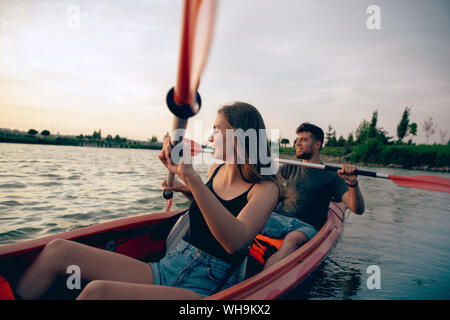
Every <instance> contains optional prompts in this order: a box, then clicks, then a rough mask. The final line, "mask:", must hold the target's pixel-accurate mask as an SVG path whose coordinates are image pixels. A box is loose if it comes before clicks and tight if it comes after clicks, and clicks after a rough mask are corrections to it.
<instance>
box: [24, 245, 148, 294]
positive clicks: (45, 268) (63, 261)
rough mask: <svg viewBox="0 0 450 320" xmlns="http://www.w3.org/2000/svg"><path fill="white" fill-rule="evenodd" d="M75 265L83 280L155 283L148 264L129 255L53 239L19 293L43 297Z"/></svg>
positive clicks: (40, 255)
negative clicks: (68, 268)
mask: <svg viewBox="0 0 450 320" xmlns="http://www.w3.org/2000/svg"><path fill="white" fill-rule="evenodd" d="M70 265H76V266H78V267H79V269H80V273H81V279H83V280H86V281H92V280H113V281H123V282H131V283H141V284H153V273H152V269H151V267H150V265H149V264H147V263H145V262H142V261H139V260H136V259H133V258H130V257H128V256H125V255H122V254H118V253H114V252H111V251H107V250H102V249H97V248H93V247H90V246H86V245H83V244H80V243H77V242H73V241H68V240H60V239H57V240H52V241H50V242H49V243H48V244H47V245H46V246H45V248H44V250H43V251H42V252H41V253H40V254H39V256H38V257H37V258H36V260H35V261H34V262H33V264H32V265H31V267H30V268H29V269H28V270H27V271H26V272H25V273H24V275H23V276H22V278H21V279H20V280H19V282H18V284H17V287H16V292H17V293H18V294H19V296H21V297H22V298H23V299H38V298H39V297H42V296H43V295H44V294H45V293H46V292H47V291H48V289H49V288H50V287H51V286H52V284H53V283H54V282H55V280H56V278H57V277H58V276H60V275H67V276H69V275H68V274H67V273H66V272H67V267H69V266H70Z"/></svg>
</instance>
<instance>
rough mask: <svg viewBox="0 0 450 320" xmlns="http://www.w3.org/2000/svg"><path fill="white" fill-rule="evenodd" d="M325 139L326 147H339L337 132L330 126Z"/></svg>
mask: <svg viewBox="0 0 450 320" xmlns="http://www.w3.org/2000/svg"><path fill="white" fill-rule="evenodd" d="M325 137H326V138H325V139H326V140H327V142H326V143H325V146H326V147H335V146H336V145H337V139H336V130H334V129H333V127H332V126H331V124H330V125H328V131H327V133H326V134H325Z"/></svg>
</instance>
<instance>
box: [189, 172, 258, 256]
mask: <svg viewBox="0 0 450 320" xmlns="http://www.w3.org/2000/svg"><path fill="white" fill-rule="evenodd" d="M223 165H224V164H221V165H220V166H218V167H217V168H216V169H215V170H214V173H213V174H212V176H211V178H209V180H208V182H207V183H206V186H207V187H208V188H209V189H210V190H211V191H212V193H213V194H214V195H215V196H216V197H217V199H219V201H220V202H221V203H222V205H223V206H224V207H225V208H226V209H227V210H228V211H230V213H231V214H233V215H234V216H235V217H236V216H237V215H238V214H239V212H240V211H241V210H242V208H244V207H245V205H246V204H247V194H248V192H249V191H250V189H251V188H253V186H254V185H255V184H252V185H251V186H250V188H249V189H248V190H247V191H246V192H244V193H243V194H241V195H239V196H237V197H236V198H233V199H231V200H223V199H222V198H220V197H219V196H218V195H217V194H216V193H215V192H214V189H213V186H212V185H213V179H214V177H215V176H216V174H217V172H218V171H219V169H220V168H221V167H222V166H223ZM189 222H190V226H189V229H188V231H187V233H186V235H185V236H184V237H183V239H184V240H185V241H187V242H189V243H190V244H192V245H194V246H195V247H197V248H198V249H200V250H202V251H204V252H206V253H208V254H210V255H212V256H215V257H217V258H220V259H222V260H223V261H226V262H228V263H233V262H234V260H236V259H237V258H238V254H239V253H235V254H229V253H227V252H226V251H225V249H224V248H223V246H222V245H221V244H220V243H219V242H218V241H217V240H216V238H214V236H213V234H212V233H211V231H210V230H209V228H208V225H207V224H206V221H205V219H204V218H203V214H202V212H201V211H200V209H199V207H198V205H197V203H196V201H195V200H193V201H192V203H191V205H190V207H189Z"/></svg>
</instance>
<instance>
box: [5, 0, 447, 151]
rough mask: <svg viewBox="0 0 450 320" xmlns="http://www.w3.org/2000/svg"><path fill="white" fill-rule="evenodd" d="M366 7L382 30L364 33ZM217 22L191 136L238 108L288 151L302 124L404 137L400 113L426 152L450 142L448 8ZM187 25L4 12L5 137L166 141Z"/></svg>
mask: <svg viewBox="0 0 450 320" xmlns="http://www.w3.org/2000/svg"><path fill="white" fill-rule="evenodd" d="M74 5H75V6H76V8H79V9H80V20H79V21H80V24H79V28H76V27H75V28H74V25H73V20H70V17H73V15H71V12H72V13H73V12H74V11H71V10H72V9H73V6H74ZM370 5H377V6H378V7H379V8H380V26H381V29H379V30H369V29H368V27H367V19H368V18H369V17H370V16H371V14H368V13H367V12H366V10H367V8H368V7H369V6H370ZM217 13H218V16H217V21H216V27H215V33H214V38H213V44H212V49H211V52H210V56H209V59H208V63H207V66H206V69H205V72H204V75H203V78H202V81H201V84H200V88H199V92H200V94H201V96H202V99H203V106H202V109H201V111H200V113H199V114H198V115H197V116H195V117H194V118H193V120H192V121H191V124H190V129H191V130H193V129H192V126H193V125H194V120H195V121H197V125H199V124H201V125H202V126H203V129H204V130H206V129H208V128H209V127H210V126H211V125H212V122H213V121H214V118H215V116H216V112H217V108H218V107H219V106H221V105H224V104H227V103H230V102H233V101H236V100H240V101H245V102H249V103H251V104H253V105H255V106H256V107H258V109H259V110H260V111H261V113H262V114H263V117H264V119H265V121H266V126H267V127H268V128H273V129H279V130H280V135H281V136H282V137H287V138H289V139H291V141H292V140H293V138H294V137H295V128H296V127H297V126H298V125H299V124H300V123H301V122H303V121H309V122H312V123H315V124H317V125H319V126H321V127H322V128H323V129H326V128H327V126H328V125H329V124H331V125H332V126H333V127H334V128H335V129H336V131H337V134H338V136H339V135H341V134H342V135H344V136H345V137H347V135H348V134H349V133H350V132H351V131H354V130H355V129H356V128H357V127H358V125H359V124H360V123H361V121H362V120H363V119H367V120H370V117H371V115H372V112H373V111H374V110H378V113H379V117H378V124H379V126H381V127H383V128H384V129H386V130H387V131H388V132H389V134H390V135H391V136H396V126H397V124H398V122H399V121H400V118H401V114H402V112H403V110H404V108H405V106H412V111H411V121H414V122H417V123H418V136H417V138H415V141H416V142H418V143H420V142H424V141H425V135H424V132H423V130H422V128H421V125H420V123H421V122H423V121H424V120H425V119H427V118H428V117H432V118H433V119H434V121H435V123H436V124H437V130H436V132H437V133H436V134H435V135H434V137H432V138H431V139H430V142H434V141H438V140H440V139H439V134H438V132H439V130H441V131H447V132H448V133H447V136H446V137H447V139H448V138H449V136H450V40H449V39H450V37H449V32H450V17H449V15H450V2H449V1H448V0H442V1H439V0H430V1H425V0H422V1H416V0H370V1H366V0H339V1H338V0H333V1H331V0H321V1H316V0H277V1H273V0H226V1H221V2H220V3H219V7H218V12H217ZM180 18H181V0H129V1H120V0H71V1H65V0H49V1H43V0H15V1H10V0H0V128H11V129H19V130H28V129H30V128H35V129H37V130H43V129H49V130H50V131H52V132H54V133H56V132H60V133H61V134H80V133H83V134H91V133H92V132H93V131H94V130H98V129H100V128H101V130H102V134H103V136H106V135H107V134H109V133H110V134H113V135H115V134H119V135H121V136H125V137H128V138H130V139H141V140H144V139H149V138H151V136H153V135H156V136H158V138H159V139H161V138H162V136H163V135H164V133H165V132H166V131H169V130H170V128H171V121H172V117H171V115H170V114H169V112H168V110H167V108H166V106H165V102H164V99H165V95H166V93H167V91H168V90H169V89H170V88H171V87H172V86H173V85H174V84H175V79H176V68H177V58H178V45H179V34H180ZM71 23H72V24H71Z"/></svg>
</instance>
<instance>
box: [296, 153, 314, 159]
mask: <svg viewBox="0 0 450 320" xmlns="http://www.w3.org/2000/svg"><path fill="white" fill-rule="evenodd" d="M312 156H313V153H312V152H303V153H302V154H299V155H297V159H304V160H310V159H311V158H312Z"/></svg>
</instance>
